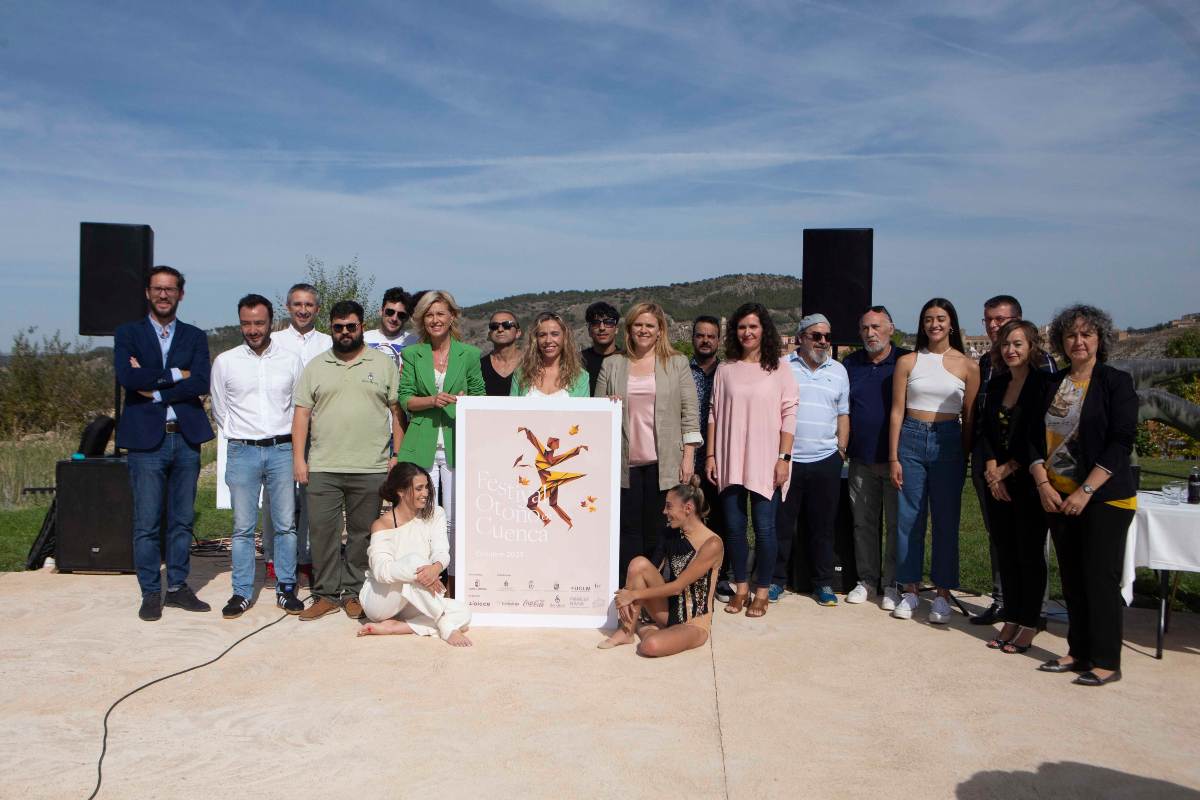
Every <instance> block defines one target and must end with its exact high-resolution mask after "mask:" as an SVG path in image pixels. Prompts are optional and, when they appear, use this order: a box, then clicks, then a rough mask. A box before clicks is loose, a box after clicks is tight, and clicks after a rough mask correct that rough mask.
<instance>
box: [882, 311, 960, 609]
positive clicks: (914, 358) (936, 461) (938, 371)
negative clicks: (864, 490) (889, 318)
mask: <svg viewBox="0 0 1200 800" xmlns="http://www.w3.org/2000/svg"><path fill="white" fill-rule="evenodd" d="M918 326H919V328H918V330H919V333H918V334H917V352H915V353H909V354H908V355H904V356H901V357H900V358H899V359H898V360H897V361H896V373H895V377H894V378H893V383H892V416H891V427H890V429H889V432H888V436H889V439H888V441H889V444H890V454H889V460H890V462H891V463H890V468H891V475H892V483H893V484H895V486H896V488H897V489H898V490H899V492H900V496H899V502H898V508H897V514H896V519H897V531H896V580H897V581H898V582H899V583H900V585H901V587H902V591H903V592H904V594H903V596H902V597H901V598H900V601H899V602H898V603H897V604H896V607H895V609H893V610H892V616H893V617H896V618H898V619H911V618H912V615H913V611H915V610H916V608H917V605H918V599H917V584H919V583H920V582H921V578H922V577H923V573H924V562H925V520H926V517H927V516H930V515H931V516H932V517H933V553H932V556H933V557H932V559H931V562H932V563H931V566H932V569H931V570H930V571H931V576H930V577H931V578H932V579H933V583H934V585H935V586H936V587H937V597H936V598H935V599H934V601H933V608H932V609H931V610H930V612H929V621H930V622H933V623H938V624H945V623H947V622H949V621H950V590H951V589H956V588H958V523H959V513H960V511H961V505H962V488H963V480H964V477H965V475H966V456H965V454H966V453H969V452H970V451H971V443H970V442H969V441H968V439H969V438H970V435H971V430H972V427H973V426H972V419H971V416H972V414H973V412H974V409H975V394H976V393H977V392H978V391H979V365H978V364H977V363H975V362H974V361H973V360H971V359H970V358H967V356H965V355H964V354H963V343H962V332H961V331H960V329H959V327H958V313H957V312H956V311H955V310H954V304H953V303H951V302H950V301H949V300H946V299H945V298H941V297H935V298H933V299H932V300H930V301H929V302H927V303H926V304H925V306H924V307H923V308H922V309H921V316H920V318H919V321H918Z"/></svg>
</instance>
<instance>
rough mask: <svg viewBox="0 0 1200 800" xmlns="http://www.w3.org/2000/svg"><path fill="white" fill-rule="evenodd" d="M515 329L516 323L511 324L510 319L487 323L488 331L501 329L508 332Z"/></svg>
mask: <svg viewBox="0 0 1200 800" xmlns="http://www.w3.org/2000/svg"><path fill="white" fill-rule="evenodd" d="M515 327H517V323H515V322H513V321H512V320H510V319H506V320H504V321H503V322H489V323H488V330H489V331H498V330H500V329H501V328H503V329H504V330H506V331H510V330H512V329H513V328H515Z"/></svg>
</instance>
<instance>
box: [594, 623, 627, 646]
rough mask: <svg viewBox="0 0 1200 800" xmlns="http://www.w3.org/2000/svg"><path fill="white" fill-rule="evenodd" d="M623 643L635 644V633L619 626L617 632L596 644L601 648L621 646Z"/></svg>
mask: <svg viewBox="0 0 1200 800" xmlns="http://www.w3.org/2000/svg"><path fill="white" fill-rule="evenodd" d="M623 644H633V634H632V633H630V632H629V631H626V630H625V629H624V628H617V631H616V633H614V634H613V635H612V636H610V637H608V638H607V639H605V640H604V641H602V642H600V643H599V644H597V645H596V647H598V648H599V649H601V650H609V649H611V648H613V647H620V646H621V645H623Z"/></svg>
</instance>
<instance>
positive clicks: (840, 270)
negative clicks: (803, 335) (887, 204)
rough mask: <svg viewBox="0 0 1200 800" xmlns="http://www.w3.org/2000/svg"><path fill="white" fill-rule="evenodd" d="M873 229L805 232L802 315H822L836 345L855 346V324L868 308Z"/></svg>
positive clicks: (857, 338) (869, 303) (836, 229)
mask: <svg viewBox="0 0 1200 800" xmlns="http://www.w3.org/2000/svg"><path fill="white" fill-rule="evenodd" d="M874 239H875V231H874V229H873V228H808V229H805V231H804V289H803V301H802V306H803V309H804V313H805V314H818V313H819V314H824V315H825V316H826V317H828V318H829V325H830V327H831V328H832V329H833V341H834V342H835V343H837V344H853V345H858V344H861V343H862V340H861V339H859V337H858V320H859V318H860V317H861V316H862V315H863V312H864V311H866V310H867V309H868V308H870V307H871V262H872V255H873V252H874Z"/></svg>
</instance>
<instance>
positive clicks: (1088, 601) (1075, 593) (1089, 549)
mask: <svg viewBox="0 0 1200 800" xmlns="http://www.w3.org/2000/svg"><path fill="white" fill-rule="evenodd" d="M1133 515H1134V511H1133V509H1129V508H1115V507H1113V506H1110V505H1108V504H1106V503H1101V502H1097V501H1095V500H1092V501H1091V502H1089V503H1088V504H1087V506H1086V507H1085V508H1084V509H1083V513H1082V514H1080V515H1079V516H1077V517H1067V516H1063V515H1062V514H1050V515H1048V516H1049V518H1050V535H1051V537H1052V538H1053V539H1054V551H1055V552H1056V553H1057V554H1058V569H1059V572H1060V573H1061V576H1062V588H1063V597H1064V599H1065V600H1066V601H1067V613H1068V614H1069V615H1070V623H1069V625H1068V627H1067V644H1068V646H1069V653H1070V655H1071V657H1072V658H1074V659H1076V660H1078V661H1086V662H1090V663H1091V664H1093V665H1094V666H1097V667H1100V668H1101V669H1120V668H1121V639H1122V633H1123V631H1122V625H1123V623H1124V613H1125V601H1124V599H1123V598H1122V597H1121V566H1122V564H1123V562H1124V559H1125V535H1126V533H1127V532H1128V531H1129V523H1131V522H1133ZM1005 594H1006V595H1007V590H1006V591H1005Z"/></svg>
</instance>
